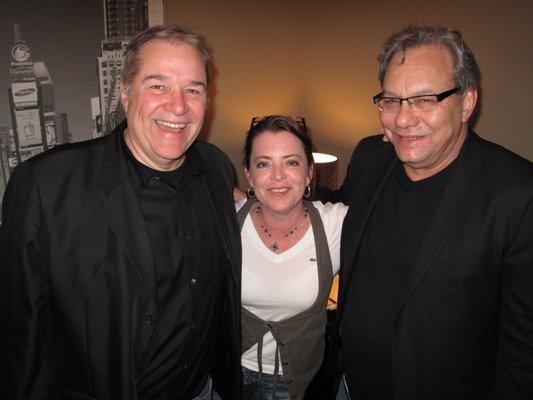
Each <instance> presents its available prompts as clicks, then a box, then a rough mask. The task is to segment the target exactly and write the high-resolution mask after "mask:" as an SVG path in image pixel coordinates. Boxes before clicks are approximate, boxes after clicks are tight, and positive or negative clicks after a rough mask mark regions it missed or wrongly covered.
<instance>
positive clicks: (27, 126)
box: [15, 108, 43, 147]
mask: <svg viewBox="0 0 533 400" xmlns="http://www.w3.org/2000/svg"><path fill="white" fill-rule="evenodd" d="M15 119H16V121H17V137H18V142H19V147H30V146H36V145H42V144H43V137H42V134H41V118H40V116H39V109H37V108H32V109H29V110H15Z"/></svg>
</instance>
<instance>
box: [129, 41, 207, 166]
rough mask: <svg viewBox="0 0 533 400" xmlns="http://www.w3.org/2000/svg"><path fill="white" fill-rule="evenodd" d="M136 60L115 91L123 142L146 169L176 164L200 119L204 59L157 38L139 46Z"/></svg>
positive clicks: (204, 95)
mask: <svg viewBox="0 0 533 400" xmlns="http://www.w3.org/2000/svg"><path fill="white" fill-rule="evenodd" d="M138 61H139V63H138V65H139V67H138V70H137V73H136V74H135V76H134V78H133V80H132V82H131V85H129V87H127V86H126V85H123V86H122V87H121V93H120V98H121V102H122V106H123V107H124V110H125V111H126V115H127V119H128V127H127V129H126V132H125V141H126V144H127V146H128V148H129V149H130V150H131V152H132V153H133V155H134V157H135V158H136V159H137V160H138V161H140V162H141V163H143V164H145V165H147V166H149V167H150V168H153V169H155V170H159V171H170V170H173V169H177V168H178V167H179V166H180V165H181V163H182V162H183V160H184V158H185V152H186V151H187V149H188V148H189V146H190V145H191V144H192V143H193V142H194V140H195V139H196V137H197V136H198V133H199V132H200V129H201V128H202V124H203V121H204V116H205V110H206V107H207V77H206V72H205V65H204V62H203V60H202V57H201V55H200V53H199V52H198V50H196V49H195V48H194V47H193V46H191V45H189V44H186V43H182V42H177V43H176V42H169V41H165V40H159V39H156V40H152V41H149V42H148V43H146V44H144V45H143V46H142V47H141V49H140V51H139V54H138Z"/></svg>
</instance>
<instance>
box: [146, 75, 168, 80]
mask: <svg viewBox="0 0 533 400" xmlns="http://www.w3.org/2000/svg"><path fill="white" fill-rule="evenodd" d="M152 79H155V80H156V81H164V80H166V79H167V77H166V76H165V75H161V74H159V75H158V74H154V75H147V76H145V77H144V78H143V82H146V81H150V80H152Z"/></svg>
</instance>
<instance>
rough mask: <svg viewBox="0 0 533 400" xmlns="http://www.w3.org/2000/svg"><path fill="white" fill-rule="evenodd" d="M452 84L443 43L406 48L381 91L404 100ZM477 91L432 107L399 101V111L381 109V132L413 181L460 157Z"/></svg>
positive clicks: (394, 61) (393, 61)
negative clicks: (413, 106)
mask: <svg viewBox="0 0 533 400" xmlns="http://www.w3.org/2000/svg"><path fill="white" fill-rule="evenodd" d="M454 87H455V82H454V79H453V60H452V56H451V54H450V52H449V51H448V50H447V49H446V48H444V47H442V46H421V47H415V48H411V49H408V50H407V51H406V53H405V59H404V61H403V62H402V54H396V55H395V56H394V57H393V58H392V59H391V61H390V63H389V65H388V67H387V72H386V74H385V77H384V80H383V95H384V96H390V97H399V98H406V97H410V96H417V95H422V94H436V93H441V92H444V91H446V90H450V89H452V88H454ZM476 100H477V92H476V91H475V90H474V89H469V90H467V91H465V92H464V93H463V94H461V93H457V94H454V95H452V96H450V97H448V98H447V99H445V100H443V101H442V102H440V103H438V107H437V109H436V110H434V111H426V112H413V111H411V109H410V108H409V105H408V104H407V102H405V101H404V102H402V105H401V109H400V111H399V112H397V113H385V112H381V113H380V120H381V125H382V129H383V133H384V134H385V135H386V137H387V139H388V141H390V142H391V143H392V144H393V146H394V149H395V150H396V154H397V155H398V158H399V159H400V160H401V161H402V162H403V163H404V167H405V171H406V173H407V175H408V176H409V177H410V178H411V179H412V180H420V179H424V178H427V177H429V176H432V175H434V174H436V173H437V172H439V171H441V170H442V169H444V168H445V167H446V166H448V165H449V164H450V163H451V162H452V161H453V160H454V159H455V158H456V157H457V156H458V155H459V151H460V150H461V147H462V145H463V143H464V140H465V138H466V134H467V132H468V119H469V118H470V116H471V115H472V112H473V110H474V106H475V104H476Z"/></svg>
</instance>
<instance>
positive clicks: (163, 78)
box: [142, 74, 207, 89]
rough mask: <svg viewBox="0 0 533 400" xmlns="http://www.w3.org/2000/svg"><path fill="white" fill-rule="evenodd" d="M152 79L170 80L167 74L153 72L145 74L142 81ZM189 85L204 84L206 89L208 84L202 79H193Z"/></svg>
mask: <svg viewBox="0 0 533 400" xmlns="http://www.w3.org/2000/svg"><path fill="white" fill-rule="evenodd" d="M150 80H156V81H166V80H168V77H167V76H166V75H162V74H153V75H147V76H145V77H144V78H143V80H142V81H143V83H144V82H146V81H150ZM189 85H192V86H202V87H203V88H204V89H207V85H206V84H205V82H201V81H191V83H190V84H189Z"/></svg>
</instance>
